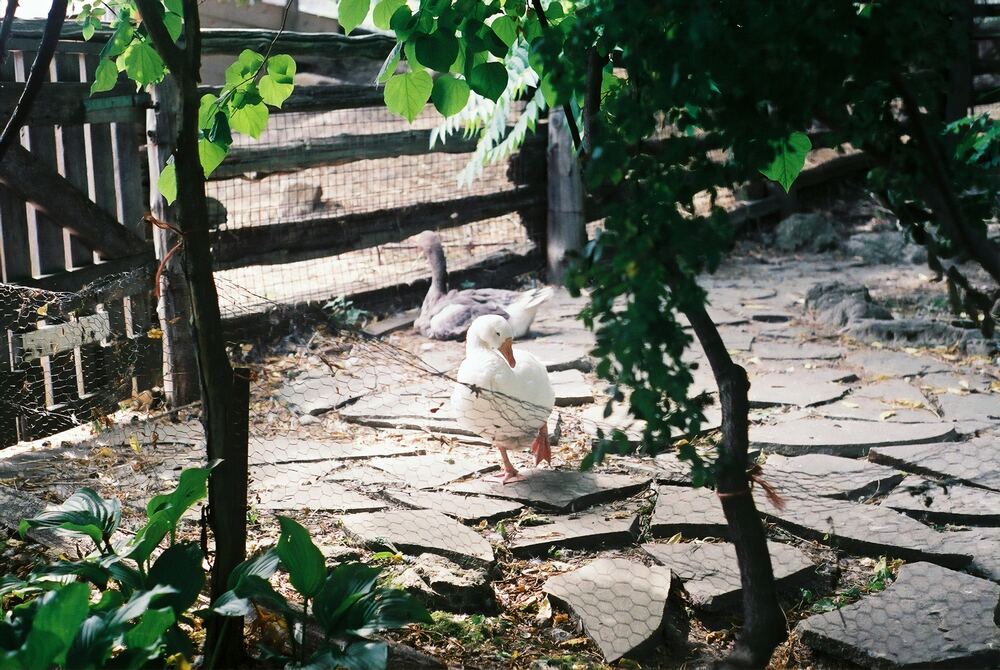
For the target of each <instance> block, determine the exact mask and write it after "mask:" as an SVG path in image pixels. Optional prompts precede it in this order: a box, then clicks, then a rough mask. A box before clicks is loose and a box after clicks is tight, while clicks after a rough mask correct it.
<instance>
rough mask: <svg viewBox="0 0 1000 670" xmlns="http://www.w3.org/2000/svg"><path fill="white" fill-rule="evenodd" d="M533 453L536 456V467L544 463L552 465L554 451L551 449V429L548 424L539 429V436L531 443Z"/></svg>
mask: <svg viewBox="0 0 1000 670" xmlns="http://www.w3.org/2000/svg"><path fill="white" fill-rule="evenodd" d="M531 453H533V454H534V455H535V465H538V464H539V463H541V462H542V461H545V462H547V463H548V464H549V465H552V449H551V448H550V447H549V427H548V425H547V424H544V423H543V424H542V427H541V428H539V429H538V435H537V436H535V441H534V442H532V443H531Z"/></svg>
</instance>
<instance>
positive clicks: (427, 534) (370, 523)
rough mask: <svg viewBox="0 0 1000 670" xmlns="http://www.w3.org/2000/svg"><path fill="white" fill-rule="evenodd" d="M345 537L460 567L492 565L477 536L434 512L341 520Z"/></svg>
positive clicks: (488, 548)
mask: <svg viewBox="0 0 1000 670" xmlns="http://www.w3.org/2000/svg"><path fill="white" fill-rule="evenodd" d="M340 523H341V524H342V525H343V527H344V530H345V531H347V533H348V535H350V536H352V537H354V538H355V539H357V540H358V541H360V542H363V543H365V544H367V545H371V546H379V547H383V546H387V545H386V543H387V542H388V543H389V544H392V546H394V547H396V548H397V549H399V550H400V551H404V552H406V553H408V554H423V553H429V554H438V555H440V556H444V557H445V558H450V559H452V560H455V561H457V562H459V563H461V562H462V561H463V560H465V561H473V562H476V563H479V564H483V563H485V564H491V563H493V548H492V547H491V546H490V543H489V542H487V541H486V540H485V539H484V538H483V537H482V536H481V535H479V533H477V532H476V531H474V530H472V529H471V528H469V527H468V526H465V525H463V524H462V523H461V522H459V521H456V520H455V519H452V518H451V517H450V516H447V515H446V514H442V513H441V512H435V511H434V510H425V509H414V510H393V511H388V512H370V513H365V514H348V515H346V516H341V517H340Z"/></svg>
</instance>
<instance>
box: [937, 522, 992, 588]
mask: <svg viewBox="0 0 1000 670" xmlns="http://www.w3.org/2000/svg"><path fill="white" fill-rule="evenodd" d="M941 546H942V547H943V548H944V549H945V550H946V551H951V552H955V553H961V554H971V555H972V563H970V564H969V567H968V568H966V571H967V572H970V573H972V574H974V575H977V576H979V577H984V578H986V579H990V580H992V581H994V582H1000V551H997V547H1000V528H970V529H969V530H961V531H945V532H943V533H941Z"/></svg>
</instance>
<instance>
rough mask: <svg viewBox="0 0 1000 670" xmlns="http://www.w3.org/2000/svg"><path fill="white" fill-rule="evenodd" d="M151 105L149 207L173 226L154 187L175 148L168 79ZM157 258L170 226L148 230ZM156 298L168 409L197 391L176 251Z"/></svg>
mask: <svg viewBox="0 0 1000 670" xmlns="http://www.w3.org/2000/svg"><path fill="white" fill-rule="evenodd" d="M152 97H153V107H152V109H150V110H148V111H147V113H146V129H147V132H148V133H149V140H150V141H149V208H150V212H151V213H152V214H153V216H155V217H156V218H157V219H159V220H160V221H165V222H167V223H171V224H176V215H175V214H176V212H175V210H174V207H173V206H172V205H168V204H167V201H166V200H165V199H164V197H163V196H162V195H160V191H159V189H158V188H157V181H158V180H159V177H160V170H161V169H162V168H163V166H164V165H166V163H167V159H168V158H170V155H171V154H172V153H173V150H174V142H175V141H176V138H177V118H178V114H179V111H178V108H177V105H178V97H177V86H176V84H174V82H173V80H172V79H169V78H168V79H165V80H164V81H163V82H161V83H160V84H158V85H157V86H156V87H154V89H153V96H152ZM153 241H154V244H155V247H156V258H157V260H158V261H159V262H161V263H162V262H163V259H164V258H165V257H166V256H167V254H169V253H170V250H171V249H173V248H174V245H176V244H177V243H178V242H179V237H178V236H177V235H176V234H175V233H174V232H173V231H171V230H164V229H162V228H155V227H154V229H153ZM159 288H160V299H159V301H158V303H157V306H156V311H157V314H159V317H160V330H161V331H162V332H163V391H164V394H165V395H166V397H167V401H168V402H169V403H170V404H171V405H172V406H173V407H179V406H181V405H187V404H188V403H191V402H194V401H196V400H198V398H199V397H200V389H199V385H198V371H197V368H196V361H195V354H194V343H193V341H192V339H191V326H190V322H191V303H190V300H189V297H188V289H187V284H186V282H185V281H184V270H183V266H182V264H181V258H180V254H179V253H175V254H174V255H173V257H171V258H170V260H168V261H167V262H166V264H165V265H164V268H163V273H162V275H161V276H160V287H159Z"/></svg>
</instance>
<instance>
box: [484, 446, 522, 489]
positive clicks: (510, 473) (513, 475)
mask: <svg viewBox="0 0 1000 670" xmlns="http://www.w3.org/2000/svg"><path fill="white" fill-rule="evenodd" d="M497 449H498V450H499V451H500V460H501V461H503V472H502V473H499V474H495V475H490V476H488V477H486V479H489V480H490V481H495V482H500V483H501V484H511V483H513V482H523V481H524V476H523V475H522V474H521V473H520V472H518V471H517V468H515V467H514V464H513V463H511V462H510V457H509V456H507V450H506V449H504V448H503V447H497Z"/></svg>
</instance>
